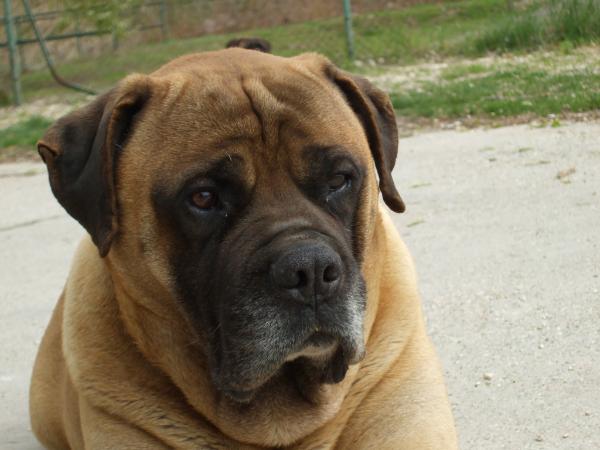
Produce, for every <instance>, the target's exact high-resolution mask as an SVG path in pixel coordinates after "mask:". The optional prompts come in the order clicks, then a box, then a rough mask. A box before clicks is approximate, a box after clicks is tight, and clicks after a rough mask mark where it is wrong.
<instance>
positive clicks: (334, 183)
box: [328, 173, 350, 192]
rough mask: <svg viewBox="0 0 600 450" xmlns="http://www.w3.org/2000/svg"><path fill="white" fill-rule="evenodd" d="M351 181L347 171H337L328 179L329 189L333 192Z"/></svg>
mask: <svg viewBox="0 0 600 450" xmlns="http://www.w3.org/2000/svg"><path fill="white" fill-rule="evenodd" d="M349 181H350V177H349V176H348V175H346V174H345V173H336V174H335V175H334V176H332V177H331V178H330V179H329V181H328V185H329V190H330V191H332V192H333V191H339V190H340V189H342V188H344V187H345V186H346V185H347V184H348V183H349Z"/></svg>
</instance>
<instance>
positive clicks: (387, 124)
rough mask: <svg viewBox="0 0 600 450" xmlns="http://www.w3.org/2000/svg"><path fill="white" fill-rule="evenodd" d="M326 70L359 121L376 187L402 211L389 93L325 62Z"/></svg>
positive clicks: (394, 132)
mask: <svg viewBox="0 0 600 450" xmlns="http://www.w3.org/2000/svg"><path fill="white" fill-rule="evenodd" d="M326 71H327V74H328V76H329V77H330V78H331V79H332V80H333V81H334V83H335V84H337V86H338V87H339V88H340V90H341V91H342V93H343V94H344V96H345V97H346V99H347V101H348V104H349V105H350V107H351V108H352V109H353V110H354V113H355V114H356V115H357V116H358V118H359V119H360V122H361V123H362V126H363V128H364V130H365V133H366V135H367V140H368V141H369V146H370V148H371V154H372V155H373V159H374V160H375V167H376V168H377V174H378V175H379V189H380V190H381V194H382V196H383V200H384V201H385V204H386V205H388V207H389V208H390V209H391V210H393V211H395V212H399V213H401V212H404V210H405V206H404V202H403V201H402V198H401V197H400V194H399V193H398V191H397V190H396V185H395V184H394V179H393V178H392V169H393V168H394V165H395V163H396V155H397V154H398V127H397V125H396V116H395V115H394V108H393V107H392V103H391V102H390V99H389V97H388V95H387V94H386V93H384V92H383V91H381V90H379V89H377V88H376V87H375V86H373V85H372V84H371V82H369V81H368V80H367V79H365V78H362V77H358V76H354V75H351V74H349V73H347V72H344V71H343V70H340V69H338V68H337V67H335V66H334V65H333V64H331V63H329V64H327V65H326Z"/></svg>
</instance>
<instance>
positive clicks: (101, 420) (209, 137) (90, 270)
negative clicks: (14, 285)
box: [30, 49, 457, 450]
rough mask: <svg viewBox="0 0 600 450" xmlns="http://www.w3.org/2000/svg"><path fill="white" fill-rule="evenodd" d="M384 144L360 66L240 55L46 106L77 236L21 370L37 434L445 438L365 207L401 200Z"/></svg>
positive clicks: (441, 405)
mask: <svg viewBox="0 0 600 450" xmlns="http://www.w3.org/2000/svg"><path fill="white" fill-rule="evenodd" d="M397 142H398V141H397V129H396V122H395V118H394V114H393V110H392V107H391V104H390V102H389V99H388V97H387V96H386V95H385V94H383V93H382V92H381V91H379V90H377V89H376V88H374V87H373V86H371V85H370V84H369V82H367V81H366V80H364V79H361V78H358V77H352V76H350V75H349V74H347V73H345V72H342V71H340V70H339V69H337V68H336V67H334V66H333V65H332V64H331V63H330V62H329V61H327V60H326V59H324V58H322V57H319V56H317V55H303V56H299V57H296V58H290V59H285V58H279V57H275V56H271V55H267V54H263V53H260V52H255V51H248V50H241V49H229V50H222V51H219V52H214V53H204V54H196V55H190V56H186V57H182V58H178V59H176V60H174V61H173V62H171V63H169V64H167V65H165V66H164V67H162V68H161V69H159V70H158V71H156V72H154V73H153V74H151V75H149V76H145V75H132V76H129V77H127V78H126V79H125V80H124V81H123V82H121V83H120V84H119V85H118V86H117V87H116V88H115V89H113V90H112V91H110V92H109V93H107V94H105V95H103V96H100V97H98V98H97V99H96V100H95V101H94V102H93V103H92V104H90V105H89V106H87V107H85V108H83V109H81V110H79V111H76V112H74V113H72V114H70V115H68V116H66V117H64V118H62V119H60V120H59V121H58V122H57V123H56V124H55V125H54V126H53V127H52V128H50V130H49V131H48V132H47V133H46V135H45V136H44V138H43V139H42V141H41V142H40V143H39V151H40V154H41V155H42V157H43V159H44V161H45V162H46V164H47V166H48V171H49V174H50V183H51V186H52V190H53V192H54V194H55V195H56V197H57V199H58V200H59V202H60V203H61V204H62V205H63V206H64V207H65V208H66V210H67V211H68V212H69V213H70V214H71V215H72V216H73V217H75V218H76V219H77V220H78V221H79V222H80V223H81V224H82V225H83V226H84V227H85V228H86V230H87V231H88V232H89V234H90V236H91V239H84V241H83V242H82V243H81V245H80V247H79V249H78V251H77V253H76V256H75V260H74V262H73V267H72V270H71V273H70V275H69V278H68V280H67V284H66V286H65V289H64V292H63V294H62V296H61V297H60V300H59V302H58V305H57V306H56V309H55V311H54V314H53V317H52V319H51V322H50V325H49V326H48V329H47V331H46V334H45V337H44V339H43V342H42V344H41V347H40V350H39V354H38V357H37V361H36V364H35V368H34V372H33V380H32V385H31V398H30V409H31V421H32V426H33V430H34V432H35V434H36V435H37V437H38V439H39V440H40V441H41V442H42V443H43V444H44V445H45V446H47V447H48V448H56V449H64V448H74V449H81V448H88V449H117V448H127V449H150V448H178V449H200V448H211V449H235V448H248V449H250V448H272V447H285V448H297V449H317V448H319V449H330V448H338V449H388V448H389V449H411V450H414V449H444V450H448V449H454V448H456V445H457V444H456V437H455V431H454V425H453V420H452V415H451V412H450V408H449V404H448V400H447V396H446V390H445V387H444V382H443V379H442V375H441V372H440V368H439V365H438V361H437V358H436V355H435V352H434V349H433V347H432V345H431V343H430V340H429V338H428V337H427V335H426V332H425V327H424V323H423V317H422V314H421V307H420V301H419V297H418V292H417V286H416V281H415V273H414V269H413V266H412V262H411V259H410V256H409V254H408V252H407V250H406V248H405V246H404V245H403V243H402V241H401V240H400V237H399V236H398V234H397V232H396V230H395V228H394V226H393V224H392V223H391V221H390V219H389V218H388V215H387V213H386V212H385V211H384V209H383V207H382V206H379V202H378V196H379V195H378V194H379V190H381V192H382V194H383V199H384V200H385V202H386V203H387V205H388V206H389V207H390V208H392V209H393V210H395V211H402V210H403V209H404V205H403V203H402V200H401V199H400V196H399V195H398V193H397V191H396V188H395V186H394V183H393V180H392V177H391V170H392V168H393V166H394V162H395V159H396V152H397ZM376 172H377V175H378V177H379V183H378V182H377V178H376V177H377V175H376ZM378 188H379V190H378Z"/></svg>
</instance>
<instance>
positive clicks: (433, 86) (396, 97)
mask: <svg viewBox="0 0 600 450" xmlns="http://www.w3.org/2000/svg"><path fill="white" fill-rule="evenodd" d="M391 97H392V103H393V105H394V108H395V109H396V111H397V112H398V114H400V115H403V116H408V117H439V118H458V117H464V116H488V117H490V116H491V117H499V116H516V115H519V114H525V113H534V114H537V115H541V116H545V115H548V114H552V113H560V112H567V111H571V112H581V111H589V110H593V109H598V108H600V74H598V73H593V72H591V71H577V72H566V73H557V74H552V73H548V72H545V71H541V70H529V69H527V67H526V66H520V67H514V68H508V69H500V70H497V71H494V70H492V71H491V72H490V73H488V74H486V75H483V76H480V77H475V78H465V79H457V80H451V81H443V80H441V81H437V82H425V83H423V85H422V86H421V87H420V88H419V89H415V90H409V91H406V92H393V93H391Z"/></svg>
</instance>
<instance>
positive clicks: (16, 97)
mask: <svg viewBox="0 0 600 450" xmlns="http://www.w3.org/2000/svg"><path fill="white" fill-rule="evenodd" d="M4 28H5V30H6V42H7V44H8V58H9V61H10V80H11V84H12V94H13V103H14V104H15V105H17V106H18V105H20V104H21V67H20V66H19V52H18V51H17V33H16V31H15V23H14V21H13V17H12V9H11V0H4Z"/></svg>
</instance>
